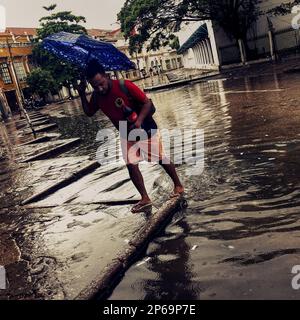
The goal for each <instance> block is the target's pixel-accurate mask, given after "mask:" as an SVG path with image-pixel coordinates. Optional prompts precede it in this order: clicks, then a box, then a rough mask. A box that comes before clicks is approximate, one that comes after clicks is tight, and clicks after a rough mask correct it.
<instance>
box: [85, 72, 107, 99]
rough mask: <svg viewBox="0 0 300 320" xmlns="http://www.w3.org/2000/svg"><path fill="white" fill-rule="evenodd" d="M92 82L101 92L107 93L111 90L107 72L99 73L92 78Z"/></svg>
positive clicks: (102, 93)
mask: <svg viewBox="0 0 300 320" xmlns="http://www.w3.org/2000/svg"><path fill="white" fill-rule="evenodd" d="M89 81H90V84H91V86H92V87H93V88H94V90H95V91H96V92H97V93H99V94H101V95H106V94H107V93H108V91H109V89H110V88H109V79H108V78H107V76H106V75H105V74H100V73H97V74H96V75H95V77H94V78H92V79H90V80H89Z"/></svg>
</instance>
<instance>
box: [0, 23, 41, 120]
mask: <svg viewBox="0 0 300 320" xmlns="http://www.w3.org/2000/svg"><path fill="white" fill-rule="evenodd" d="M34 34H35V29H30V28H26V29H23V28H22V29H21V28H7V29H6V31H5V32H4V33H0V113H1V117H2V118H6V117H8V116H9V115H11V114H12V113H14V112H18V111H19V106H20V103H21V101H22V98H23V97H25V98H26V97H27V95H28V88H27V84H26V77H27V75H28V74H29V73H30V70H31V64H30V57H31V55H32V42H31V41H32V38H33V36H34ZM18 86H19V88H20V90H18Z"/></svg>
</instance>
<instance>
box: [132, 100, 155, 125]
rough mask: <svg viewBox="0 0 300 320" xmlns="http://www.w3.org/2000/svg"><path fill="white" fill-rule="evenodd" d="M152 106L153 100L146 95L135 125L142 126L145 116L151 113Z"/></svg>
mask: <svg viewBox="0 0 300 320" xmlns="http://www.w3.org/2000/svg"><path fill="white" fill-rule="evenodd" d="M151 108H152V102H151V101H150V100H149V99H148V98H147V97H146V99H145V103H144V104H143V105H142V107H141V112H140V114H139V116H138V119H137V121H136V122H135V124H134V125H135V127H136V128H140V127H141V125H142V123H143V122H144V120H145V118H146V117H147V116H148V115H149V113H150V112H151Z"/></svg>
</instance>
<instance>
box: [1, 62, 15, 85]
mask: <svg viewBox="0 0 300 320" xmlns="http://www.w3.org/2000/svg"><path fill="white" fill-rule="evenodd" d="M0 76H1V78H2V80H3V82H4V83H5V84H10V83H12V80H11V76H10V72H9V68H8V65H7V63H5V62H3V63H0Z"/></svg>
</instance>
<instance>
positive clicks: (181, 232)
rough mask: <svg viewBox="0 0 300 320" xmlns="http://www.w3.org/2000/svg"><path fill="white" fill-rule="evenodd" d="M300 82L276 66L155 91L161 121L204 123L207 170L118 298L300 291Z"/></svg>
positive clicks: (188, 180)
mask: <svg viewBox="0 0 300 320" xmlns="http://www.w3.org/2000/svg"><path fill="white" fill-rule="evenodd" d="M299 85H300V78H299V75H298V74H293V75H286V74H276V73H274V74H272V72H270V73H269V74H268V75H265V76H252V77H246V78H243V77H240V78H231V79H227V80H225V79H224V80H213V81H209V82H208V83H199V84H195V85H193V86H186V87H183V88H179V89H174V90H172V91H168V92H167V91H165V92H159V93H155V94H153V95H152V98H153V100H154V101H155V104H156V105H157V107H158V110H159V118H158V122H159V124H160V127H163V128H173V127H179V128H191V127H192V128H202V129H204V131H205V170H204V173H203V174H202V175H201V176H185V178H184V183H185V187H186V191H187V198H188V202H189V208H188V209H187V210H186V211H185V212H183V213H181V214H177V215H176V217H175V218H174V219H173V222H172V223H171V224H170V225H169V226H168V228H167V229H166V231H165V232H164V234H162V235H161V237H159V238H157V239H155V241H153V242H152V244H151V245H150V247H149V248H148V250H147V253H146V257H145V259H144V260H143V261H144V263H142V264H141V263H137V264H136V265H134V266H133V267H132V268H131V269H130V270H129V271H128V272H127V273H126V276H125V278H124V280H123V281H122V282H121V284H120V285H119V286H118V287H117V288H116V289H115V291H114V293H113V294H112V296H111V299H249V298H254V299H264V298H275V299H277V298H281V299H299V298H300V295H299V292H297V291H295V290H293V289H292V287H291V280H292V277H293V275H292V274H291V269H292V267H293V266H294V265H296V264H299V263H300V255H299V254H300V238H299V237H300V232H299V230H300V223H299V213H300V181H299V177H300V163H299V158H300V157H299V156H300V144H299V142H300V125H299V123H300V103H299ZM180 170H181V173H182V176H184V172H185V167H184V166H182V167H181V168H180Z"/></svg>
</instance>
